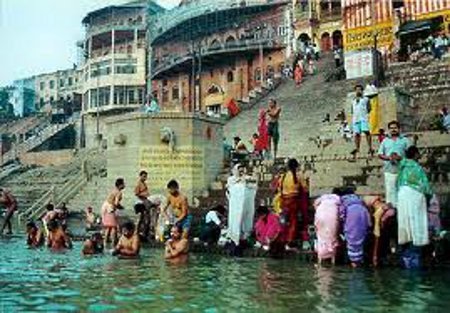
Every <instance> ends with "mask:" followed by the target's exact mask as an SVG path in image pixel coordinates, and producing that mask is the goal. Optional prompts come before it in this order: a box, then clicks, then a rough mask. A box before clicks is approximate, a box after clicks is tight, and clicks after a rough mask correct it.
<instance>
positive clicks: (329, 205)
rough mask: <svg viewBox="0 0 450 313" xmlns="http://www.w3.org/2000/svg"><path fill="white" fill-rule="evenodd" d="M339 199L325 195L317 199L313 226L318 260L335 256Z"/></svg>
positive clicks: (332, 195)
mask: <svg viewBox="0 0 450 313" xmlns="http://www.w3.org/2000/svg"><path fill="white" fill-rule="evenodd" d="M340 203H341V199H340V198H339V196H337V195H334V194H326V195H323V196H321V197H320V198H318V199H317V200H316V201H315V203H314V207H315V208H316V214H315V216H314V225H315V227H316V234H317V245H316V252H317V255H318V257H319V258H321V259H329V258H332V257H334V256H335V255H336V248H337V247H338V231H339V217H338V213H339V205H340Z"/></svg>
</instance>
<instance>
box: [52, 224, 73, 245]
mask: <svg viewBox="0 0 450 313" xmlns="http://www.w3.org/2000/svg"><path fill="white" fill-rule="evenodd" d="M47 228H48V231H49V234H48V238H47V247H49V248H51V249H52V250H62V249H72V241H71V240H70V237H69V236H68V235H67V234H66V233H65V232H64V230H63V229H62V227H61V225H59V223H58V221H56V220H52V221H50V222H49V223H48V224H47Z"/></svg>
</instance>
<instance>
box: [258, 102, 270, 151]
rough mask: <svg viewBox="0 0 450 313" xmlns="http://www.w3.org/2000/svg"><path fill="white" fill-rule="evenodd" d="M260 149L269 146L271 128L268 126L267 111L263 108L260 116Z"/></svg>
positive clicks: (265, 148) (262, 149)
mask: <svg viewBox="0 0 450 313" xmlns="http://www.w3.org/2000/svg"><path fill="white" fill-rule="evenodd" d="M258 134H259V138H258V151H264V150H267V149H268V148H269V128H268V126H267V119H266V111H265V110H264V109H261V110H260V111H259V116H258Z"/></svg>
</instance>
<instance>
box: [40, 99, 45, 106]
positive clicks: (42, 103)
mask: <svg viewBox="0 0 450 313" xmlns="http://www.w3.org/2000/svg"><path fill="white" fill-rule="evenodd" d="M44 104H45V101H44V98H40V99H39V108H42V107H43V106H44Z"/></svg>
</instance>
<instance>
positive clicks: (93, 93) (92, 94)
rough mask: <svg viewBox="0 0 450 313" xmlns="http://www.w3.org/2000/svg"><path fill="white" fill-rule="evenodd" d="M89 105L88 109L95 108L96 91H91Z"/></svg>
mask: <svg viewBox="0 0 450 313" xmlns="http://www.w3.org/2000/svg"><path fill="white" fill-rule="evenodd" d="M89 104H90V105H89V108H90V109H93V108H96V107H97V89H91V101H90V102H89Z"/></svg>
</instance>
